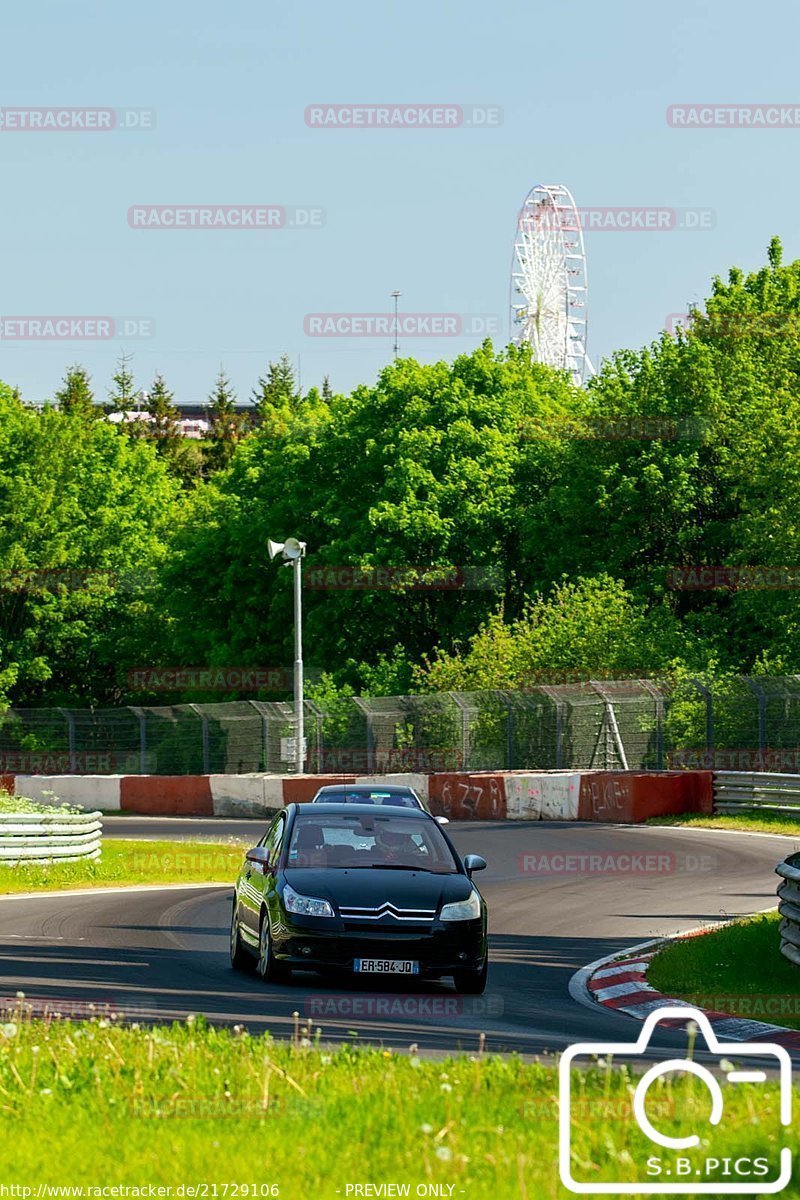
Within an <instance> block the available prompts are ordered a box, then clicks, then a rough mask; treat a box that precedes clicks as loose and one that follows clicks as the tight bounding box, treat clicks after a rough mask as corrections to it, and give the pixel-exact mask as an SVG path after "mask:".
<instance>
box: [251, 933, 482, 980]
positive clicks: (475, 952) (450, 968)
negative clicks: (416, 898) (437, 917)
mask: <svg viewBox="0 0 800 1200" xmlns="http://www.w3.org/2000/svg"><path fill="white" fill-rule="evenodd" d="M321 924H322V923H321V921H320V920H312V919H310V918H299V919H297V918H294V919H292V921H291V923H289V922H285V923H284V924H283V926H282V927H281V928H279V929H273V953H274V954H275V957H276V958H277V959H278V960H279V961H280V962H283V963H286V965H287V966H292V967H297V968H298V969H299V968H302V967H305V968H306V969H308V970H316V969H318V968H322V969H325V968H329V969H338V970H351V971H352V970H353V964H354V962H355V960H356V959H358V958H382V959H406V960H408V959H410V960H412V961H413V962H417V963H419V975H418V976H416V977H417V978H419V976H428V977H429V978H430V977H431V976H436V975H450V974H452V973H453V972H454V971H477V970H480V969H481V968H482V966H483V964H484V962H485V960H486V954H487V937H486V926H485V922H484V921H483V920H482V919H481V918H478V919H476V920H474V921H448V922H441V921H437V922H434V923H433V925H429V926H426V927H424V928H414V929H408V928H402V929H398V928H397V927H396V926H393V925H390V924H389V923H388V922H387V923H386V924H383V923H381V924H380V925H375V924H373V925H371V927H370V928H367V929H364V928H360V927H357V928H353V923H348V925H347V926H346V927H344V928H343V927H342V925H343V923H342V922H337V924H338V925H339V926H340V927H339V928H338V929H334V928H329V929H325V928H324V927H322V928H320V926H321ZM396 978H401V976H396Z"/></svg>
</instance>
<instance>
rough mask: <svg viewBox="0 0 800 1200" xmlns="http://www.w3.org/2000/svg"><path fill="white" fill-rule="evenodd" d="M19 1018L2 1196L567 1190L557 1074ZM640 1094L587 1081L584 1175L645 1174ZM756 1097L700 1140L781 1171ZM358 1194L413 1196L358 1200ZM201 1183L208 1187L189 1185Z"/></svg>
mask: <svg viewBox="0 0 800 1200" xmlns="http://www.w3.org/2000/svg"><path fill="white" fill-rule="evenodd" d="M23 1012H24V1008H23V1003H22V1001H20V1003H19V1011H18V1013H15V1012H12V1013H11V1014H10V1016H7V1018H6V1020H5V1022H4V1023H3V1024H2V1025H0V1112H1V1113H2V1124H3V1135H4V1136H3V1146H2V1167H3V1181H4V1182H5V1183H6V1184H22V1183H24V1184H34V1185H36V1184H41V1185H44V1186H48V1185H50V1186H52V1185H57V1186H61V1187H81V1186H82V1187H84V1188H90V1187H99V1186H102V1185H107V1184H116V1185H133V1186H136V1187H140V1188H141V1187H148V1186H164V1187H170V1188H172V1189H173V1190H172V1196H181V1195H183V1196H192V1195H194V1196H199V1197H201V1198H202V1197H211V1198H214V1197H231V1198H234V1200H241V1198H243V1197H245V1198H259V1200H260V1198H261V1197H264V1196H272V1195H279V1196H281V1197H283V1198H284V1200H305V1198H306V1197H309V1196H314V1197H317V1198H319V1200H325V1198H327V1197H347V1196H348V1195H350V1196H355V1195H361V1196H363V1195H381V1194H383V1195H404V1194H405V1195H410V1196H416V1195H428V1196H432V1195H435V1196H445V1197H448V1196H450V1197H460V1196H468V1197H474V1198H475V1200H484V1198H492V1200H505V1198H508V1200H512V1198H513V1200H542V1198H545V1200H547V1198H550V1197H560V1196H565V1195H566V1194H567V1193H566V1192H565V1190H564V1189H563V1188H562V1186H561V1185H560V1183H559V1182H558V1154H557V1145H558V1131H557V1121H558V1080H557V1072H556V1070H555V1068H554V1067H552V1066H548V1065H544V1064H541V1063H525V1062H522V1061H521V1060H520V1059H518V1058H515V1057H510V1058H504V1059H501V1058H496V1057H489V1056H481V1055H475V1056H472V1057H465V1056H460V1057H452V1058H449V1059H446V1060H440V1061H436V1062H434V1061H431V1060H425V1059H421V1058H419V1057H418V1056H417V1055H416V1054H415V1053H414V1048H413V1047H411V1052H410V1053H409V1054H395V1053H392V1052H390V1051H381V1050H374V1049H360V1048H357V1047H354V1046H347V1047H344V1048H341V1049H338V1050H336V1051H326V1050H325V1049H324V1048H323V1047H322V1046H321V1045H320V1044H319V1043H318V1040H317V1036H316V1031H315V1030H313V1029H312V1028H310V1027H309V1028H307V1029H301V1030H298V1031H297V1033H296V1036H295V1038H294V1040H293V1041H290V1042H285V1043H277V1042H274V1041H272V1040H270V1039H269V1038H268V1037H251V1036H248V1034H247V1033H246V1031H244V1030H242V1029H241V1028H239V1027H236V1028H234V1029H233V1030H227V1029H225V1030H221V1029H215V1028H208V1027H206V1026H205V1024H204V1023H203V1021H202V1019H197V1020H194V1021H193V1022H187V1023H186V1024H182V1025H173V1026H169V1027H156V1028H139V1027H138V1026H136V1025H133V1026H118V1025H115V1024H114V1023H113V1022H108V1021H106V1020H95V1021H92V1022H87V1023H85V1024H81V1025H75V1024H70V1023H60V1022H50V1023H45V1022H43V1021H28V1020H26V1019H25V1018H24V1016H23ZM601 1065H602V1064H601ZM634 1084H635V1078H634V1077H633V1076H632V1075H631V1074H629V1073H628V1072H626V1071H624V1070H621V1071H609V1070H608V1069H607V1068H606V1067H603V1069H600V1067H598V1066H594V1067H591V1066H590V1067H588V1068H587V1069H586V1070H584V1071H580V1072H574V1073H573V1079H572V1086H573V1089H574V1092H575V1095H574V1100H573V1105H572V1112H573V1145H574V1147H575V1154H574V1163H573V1170H574V1173H575V1174H576V1177H579V1178H584V1179H586V1178H588V1179H591V1180H592V1181H593V1182H596V1181H598V1180H601V1179H603V1180H619V1181H628V1182H629V1181H636V1180H640V1179H646V1178H647V1174H646V1163H647V1157H648V1149H647V1147H648V1146H649V1148H650V1151H651V1152H652V1151H653V1149H654V1147H653V1145H652V1143H647V1144H645V1141H644V1136H643V1135H642V1134H639V1132H638V1131H637V1130H636V1129H635V1128H633V1127H632V1126H633V1122H632V1121H631V1118H630V1114H631V1098H632V1090H633V1086H634ZM654 1087H656V1085H654ZM755 1087H756V1085H753V1084H747V1083H743V1084H741V1085H738V1086H737V1088H736V1089H732V1091H731V1094H729V1095H727V1096H726V1110H725V1128H724V1130H722V1129H719V1130H715V1131H714V1138H713V1149H711V1150H710V1151H709V1146H708V1144H707V1142H704V1149H703V1152H702V1153H703V1155H704V1156H705V1155H706V1154H708V1153H709V1152H711V1153H713V1154H714V1155H715V1156H717V1159H719V1160H721V1159H723V1157H724V1156H725V1155H730V1156H734V1155H735V1156H736V1157H737V1158H738V1159H739V1160H741V1159H742V1156H750V1157H751V1158H756V1157H757V1156H767V1155H768V1156H770V1161H771V1162H772V1161H774V1159H775V1157H776V1154H777V1148H778V1146H779V1145H781V1144H783V1142H782V1141H779V1140H778V1138H779V1136H780V1133H781V1132H786V1133H787V1141H788V1143H789V1144H790V1145H793V1147H794V1148H795V1149H796V1148H797V1144H798V1133H797V1129H796V1128H795V1129H794V1130H790V1131H781V1130H780V1129H779V1127H778V1124H777V1114H778V1092H777V1085H776V1084H774V1083H768V1084H766V1085H764V1084H762V1085H759V1086H758V1087H757V1097H756V1092H754V1088H755ZM656 1090H657V1092H658V1095H657V1096H655V1097H653V1096H650V1097H649V1098H648V1106H650V1104H651V1102H652V1104H653V1106H654V1107H653V1108H650V1107H649V1112H650V1115H651V1117H653V1118H654V1119H656V1120H657V1121H658V1125H659V1128H660V1129H662V1131H664V1132H669V1133H672V1134H674V1133H676V1132H677V1131H678V1130H679V1129H682V1130H683V1132H684V1133H685V1132H686V1125H687V1121H688V1122H689V1124H691V1125H692V1129H694V1125H695V1124H696V1123H698V1122H702V1124H703V1125H704V1126H705V1123H706V1119H707V1112H706V1110H707V1094H706V1092H705V1089H704V1085H702V1083H699V1081H698V1080H696V1079H694V1078H693V1077H691V1076H688V1077H687V1076H682V1077H679V1078H678V1077H673V1078H672V1079H671V1080H670V1081H662V1082H661V1083H660V1084H659V1085H658V1086H657V1088H656ZM684 1153H685V1152H684ZM668 1157H669V1155H664V1154H663V1152H662V1157H661V1161H662V1162H664V1161H665V1159H666V1158H668ZM700 1161H702V1160H700ZM770 1176H771V1177H772V1172H770ZM650 1178H651V1179H652V1175H651V1177H650ZM359 1184H360V1185H362V1187H363V1185H365V1184H372V1185H373V1187H380V1185H381V1184H383V1185H387V1184H394V1185H395V1188H398V1187H399V1188H401V1189H407V1190H394V1191H386V1190H384V1191H383V1192H381V1191H367V1192H365V1191H363V1190H362V1191H360V1192H356V1191H354V1190H353V1189H354V1187H355V1185H359ZM198 1185H200V1186H201V1188H202V1186H203V1185H204V1186H205V1189H206V1190H205V1191H203V1190H200V1191H195V1192H191V1191H189V1190H188V1189H189V1188H197V1187H198ZM434 1185H435V1186H436V1188H437V1189H438V1190H436V1191H434V1190H433V1188H434ZM181 1187H183V1191H182V1192H181V1191H180V1190H179V1189H180V1188H181ZM421 1189H425V1190H421ZM32 1194H34V1195H35V1194H36V1192H35V1190H34V1192H33V1193H32ZM137 1194H138V1195H147V1192H146V1191H145V1192H139V1193H137ZM84 1195H86V1196H90V1195H91V1192H88V1191H87V1192H84Z"/></svg>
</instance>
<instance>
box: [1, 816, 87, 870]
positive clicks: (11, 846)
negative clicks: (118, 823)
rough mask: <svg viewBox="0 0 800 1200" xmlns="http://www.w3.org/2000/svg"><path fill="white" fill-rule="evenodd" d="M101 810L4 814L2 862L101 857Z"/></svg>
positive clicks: (6, 864)
mask: <svg viewBox="0 0 800 1200" xmlns="http://www.w3.org/2000/svg"><path fill="white" fill-rule="evenodd" d="M101 815H102V814H101V813H99V812H87V813H62V812H58V811H56V810H54V809H51V810H50V811H49V812H48V811H47V810H43V811H42V812H40V813H2V814H0V866H6V867H13V866H17V865H18V864H21V863H34V862H41V863H45V862H48V863H49V862H77V861H79V860H83V859H87V860H88V859H94V858H99V857H100V853H101V847H102V836H103V834H102V830H103V825H102V821H101V820H100V818H101Z"/></svg>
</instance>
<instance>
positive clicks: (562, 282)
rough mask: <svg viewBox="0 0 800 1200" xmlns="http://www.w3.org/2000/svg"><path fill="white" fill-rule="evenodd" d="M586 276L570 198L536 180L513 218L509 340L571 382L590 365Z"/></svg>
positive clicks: (577, 380) (566, 192)
mask: <svg viewBox="0 0 800 1200" xmlns="http://www.w3.org/2000/svg"><path fill="white" fill-rule="evenodd" d="M588 299H589V282H588V277H587V274H586V254H585V252H584V248H583V230H582V229H581V224H580V219H579V217H578V211H577V209H576V207H575V201H574V200H573V198H572V195H571V193H570V191H569V189H568V188H565V187H563V186H562V185H561V184H544V183H540V184H537V185H536V187H533V188H531V190H530V191H529V192H528V194H527V196H526V197H525V202H524V204H523V205H522V208H521V209H520V212H519V217H518V218H517V228H516V236H515V238H514V254H513V257H512V260H511V295H510V309H511V341H512V342H513V343H514V344H515V345H517V346H521V345H523V344H525V343H527V344H528V345H530V346H531V348H532V350H533V357H534V358H535V359H536V361H537V362H541V363H547V364H548V365H549V366H551V367H560V368H562V369H563V370H566V371H569V372H570V375H571V376H572V379H573V380H574V382H575V383H577V384H579V385H580V384H582V383H583V382H584V381H585V379H586V377H587V375H594V368H593V366H592V364H591V362H590V361H589V357H588V355H587V353H586V331H587V316H588V312H587V305H588Z"/></svg>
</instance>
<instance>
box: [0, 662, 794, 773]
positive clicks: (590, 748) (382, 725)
mask: <svg viewBox="0 0 800 1200" xmlns="http://www.w3.org/2000/svg"><path fill="white" fill-rule="evenodd" d="M294 732H295V722H294V713H293V707H292V705H291V704H290V703H288V702H287V703H284V702H277V701H261V700H234V701H230V702H227V703H195V704H175V705H168V706H161V707H159V706H130V707H125V708H114V709H75V708H39V709H35V708H9V709H7V710H5V712H3V713H0V774H1V773H3V772H4V771H5V772H9V773H19V774H22V775H62V774H86V775H113V774H117V775H200V774H202V775H209V774H215V773H221V774H224V773H233V774H242V773H246V772H268V773H274V774H283V773H286V772H290V771H291V770H292V769H293V768H292V762H293V758H294V755H293V735H294ZM305 735H306V762H305V765H306V771H307V772H309V773H312V772H318V773H329V772H353V773H356V774H384V773H388V772H396V771H412V772H423V773H430V772H441V771H465V770H466V771H482V770H518V769H524V770H542V771H546V770H618V769H622V770H646V771H653V770H662V769H671V768H681V769H686V768H692V769H699V770H717V771H745V772H748V771H749V772H755V771H766V772H773V773H792V772H794V773H800V676H782V677H780V678H778V677H758V678H746V677H741V678H736V679H730V678H727V679H725V680H724V681H717V682H708V681H706V680H701V679H689V678H683V679H680V680H677V681H676V680H656V679H623V680H590V681H583V682H561V683H549V684H548V683H545V682H541V683H539V682H538V681H537V686H535V687H531V688H530V689H527V690H525V691H513V692H512V691H482V692H447V693H438V694H431V695H419V696H384V697H371V698H366V697H353V698H343V699H340V700H337V701H336V703H335V704H332V705H331V706H330V707H323V706H322V705H320V704H318V703H315V702H312V701H310V700H309V701H306V704H305Z"/></svg>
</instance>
